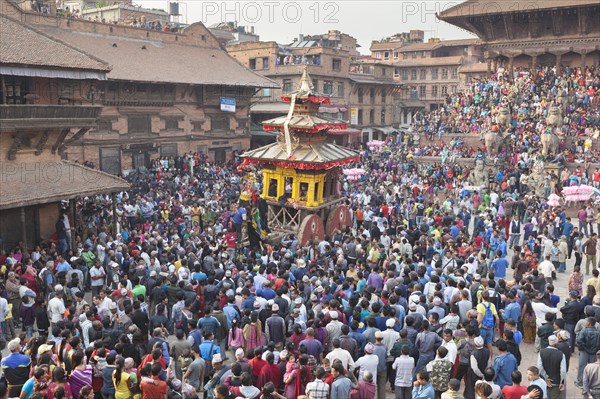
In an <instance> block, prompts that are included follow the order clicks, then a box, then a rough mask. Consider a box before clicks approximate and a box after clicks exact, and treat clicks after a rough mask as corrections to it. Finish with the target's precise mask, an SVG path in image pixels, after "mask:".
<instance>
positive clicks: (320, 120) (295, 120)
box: [262, 114, 348, 132]
mask: <svg viewBox="0 0 600 399" xmlns="http://www.w3.org/2000/svg"><path fill="white" fill-rule="evenodd" d="M287 119H288V117H287V115H284V116H278V117H277V118H273V119H269V120H266V121H263V122H262V124H263V128H265V130H275V129H274V128H278V127H283V125H284V124H285V121H286V120H287ZM288 126H289V127H290V129H303V130H310V131H314V132H316V131H320V130H324V129H344V128H346V127H347V126H348V124H347V123H346V122H344V121H340V120H337V119H331V118H324V117H321V116H318V115H309V114H293V115H292V117H291V118H290V123H289V125H288ZM270 127H271V129H269V128H270Z"/></svg>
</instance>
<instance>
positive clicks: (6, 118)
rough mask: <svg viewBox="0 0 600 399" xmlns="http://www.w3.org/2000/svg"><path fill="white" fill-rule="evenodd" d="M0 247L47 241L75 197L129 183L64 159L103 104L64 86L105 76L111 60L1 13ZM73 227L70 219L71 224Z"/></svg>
mask: <svg viewBox="0 0 600 399" xmlns="http://www.w3.org/2000/svg"><path fill="white" fill-rule="evenodd" d="M0 18H2V23H1V24H0V37H2V40H0V175H1V176H2V181H1V183H0V248H1V247H12V246H13V245H14V244H17V243H18V242H22V243H23V246H24V247H25V248H27V247H30V248H31V244H34V243H37V242H39V241H40V240H45V241H49V240H50V237H51V235H52V234H53V233H54V231H55V223H56V222H57V220H58V216H59V212H60V210H61V208H63V206H62V204H61V201H68V203H70V206H67V209H68V211H70V212H68V213H69V214H70V215H69V216H70V219H71V221H74V220H75V218H74V203H73V200H74V199H75V198H77V197H80V196H87V195H93V194H99V193H114V192H119V191H122V190H125V189H127V188H128V187H129V185H128V184H127V183H126V182H125V181H123V180H121V179H119V178H117V177H115V176H113V175H110V174H107V173H103V172H100V171H97V170H93V169H89V168H86V167H84V166H82V165H80V164H77V163H74V162H70V161H65V160H63V159H62V156H61V155H62V154H63V153H64V151H65V149H66V148H68V146H69V145H73V144H75V143H76V140H77V139H78V138H79V137H81V135H82V134H84V133H86V132H88V131H89V130H90V129H93V128H94V127H95V126H96V123H97V120H98V117H99V115H100V113H101V112H102V107H100V106H95V105H81V104H72V103H65V102H62V101H61V98H62V97H63V95H64V94H65V92H64V88H65V86H66V85H67V84H69V86H70V87H78V88H80V87H89V86H90V85H94V84H97V83H99V82H102V81H103V80H106V74H107V73H109V72H110V66H109V65H108V64H107V63H105V62H103V61H101V60H99V59H97V58H94V57H91V56H89V55H87V54H84V53H82V52H80V51H78V50H77V49H74V48H73V47H71V46H68V45H66V44H64V43H61V42H58V41H56V40H54V39H53V38H51V37H49V36H47V35H44V34H42V33H40V32H39V31H35V30H33V29H31V28H30V27H27V26H25V25H23V24H22V23H20V22H19V21H17V20H15V19H12V18H10V17H8V16H7V15H5V14H1V13H0ZM73 227H74V224H73Z"/></svg>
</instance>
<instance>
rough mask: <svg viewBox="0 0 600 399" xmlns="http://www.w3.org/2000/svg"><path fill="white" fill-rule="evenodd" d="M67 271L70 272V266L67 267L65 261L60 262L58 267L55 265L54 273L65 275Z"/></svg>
mask: <svg viewBox="0 0 600 399" xmlns="http://www.w3.org/2000/svg"><path fill="white" fill-rule="evenodd" d="M69 270H71V265H69V264H68V263H67V261H63V262H60V263H59V264H58V265H56V272H57V273H60V272H65V273H67V272H68V271H69Z"/></svg>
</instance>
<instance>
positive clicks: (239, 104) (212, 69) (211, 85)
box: [2, 1, 274, 174]
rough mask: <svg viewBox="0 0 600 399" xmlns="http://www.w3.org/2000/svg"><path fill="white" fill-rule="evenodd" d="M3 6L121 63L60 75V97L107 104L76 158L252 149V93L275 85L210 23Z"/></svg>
mask: <svg viewBox="0 0 600 399" xmlns="http://www.w3.org/2000/svg"><path fill="white" fill-rule="evenodd" d="M2 6H3V7H4V9H5V10H6V12H7V13H8V14H11V15H13V16H16V17H17V18H18V19H20V20H21V21H23V22H24V23H25V24H27V25H29V26H33V27H35V29H37V30H39V31H40V32H42V33H44V34H46V35H48V36H50V37H52V38H54V39H57V40H59V41H61V42H63V43H66V44H68V45H70V46H73V47H75V48H77V49H78V50H80V51H82V52H85V53H86V54H93V55H94V56H95V57H97V58H99V59H100V60H102V61H104V62H106V63H107V64H109V65H110V66H111V68H112V69H111V70H110V72H108V74H107V80H105V81H99V82H94V83H92V84H88V85H86V86H82V85H81V84H80V83H73V82H67V81H64V82H63V81H59V82H58V83H57V85H58V87H57V90H59V91H60V93H61V95H60V98H59V102H60V104H73V105H86V104H94V105H101V106H102V112H101V114H100V119H99V122H98V126H97V128H95V129H94V130H93V131H92V132H90V134H82V136H81V138H80V140H78V141H77V142H74V143H73V144H72V145H71V146H69V148H68V149H67V151H66V152H65V157H66V158H67V159H69V160H76V161H80V162H83V161H91V162H93V163H94V164H95V165H96V166H97V167H99V168H100V169H101V170H103V171H106V172H110V173H113V174H117V173H121V172H122V171H124V170H125V171H126V170H131V169H134V168H138V167H147V166H149V163H150V161H151V159H154V158H157V157H159V156H175V155H178V154H182V153H185V152H189V151H192V152H196V151H198V152H203V153H205V154H207V155H208V156H209V158H210V159H213V160H217V161H226V160H229V159H231V157H232V153H233V151H241V150H243V149H246V148H249V145H250V129H249V128H250V125H249V106H250V99H251V98H252V96H253V95H254V94H255V92H256V91H257V89H258V88H261V87H268V86H273V85H274V84H273V82H272V81H270V80H269V79H266V78H264V77H263V76H261V75H259V74H256V73H254V72H252V71H249V70H248V69H247V68H245V67H244V66H242V65H240V64H239V63H238V62H236V61H235V60H234V59H233V58H232V57H230V56H229V55H228V54H227V52H226V51H224V50H223V49H222V48H221V46H220V44H219V42H218V41H217V40H216V39H215V38H214V36H213V35H212V34H211V33H210V32H209V30H208V29H207V28H206V27H204V25H202V24H201V23H195V24H192V25H190V26H188V27H187V28H186V29H185V30H184V31H182V32H178V33H172V32H159V31H152V30H145V29H140V28H133V27H129V26H122V25H111V24H102V23H98V22H91V21H84V20H79V19H75V20H68V19H66V18H60V17H56V16H51V15H40V14H38V13H34V12H30V11H24V10H22V9H19V8H17V6H15V5H14V4H13V3H11V2H5V1H2Z"/></svg>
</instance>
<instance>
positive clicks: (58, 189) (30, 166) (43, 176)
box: [0, 161, 129, 209]
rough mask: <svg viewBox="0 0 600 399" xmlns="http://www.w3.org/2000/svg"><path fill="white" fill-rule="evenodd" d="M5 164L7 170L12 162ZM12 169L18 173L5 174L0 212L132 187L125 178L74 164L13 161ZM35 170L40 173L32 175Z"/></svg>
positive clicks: (66, 162) (1, 191)
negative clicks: (0, 210)
mask: <svg viewBox="0 0 600 399" xmlns="http://www.w3.org/2000/svg"><path fill="white" fill-rule="evenodd" d="M6 164H7V167H8V164H9V163H8V162H7V163H6ZM10 167H11V169H10V170H13V168H15V169H14V170H16V171H17V173H6V174H5V175H4V176H3V180H2V184H1V185H0V209H10V208H16V207H22V206H30V205H37V204H47V203H50V202H57V201H61V200H66V199H71V198H75V197H83V196H87V195H94V194H100V193H112V192H119V191H123V190H127V189H129V184H128V183H127V182H126V181H125V180H123V179H120V178H118V177H116V176H113V175H111V174H108V173H104V172H100V171H98V170H95V169H90V168H87V167H85V166H82V165H79V164H77V163H74V162H68V161H56V162H52V161H42V162H28V163H27V162H23V163H20V162H10ZM32 170H33V171H40V172H39V173H30V171H32ZM19 171H22V173H19ZM27 171H29V172H27Z"/></svg>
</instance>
